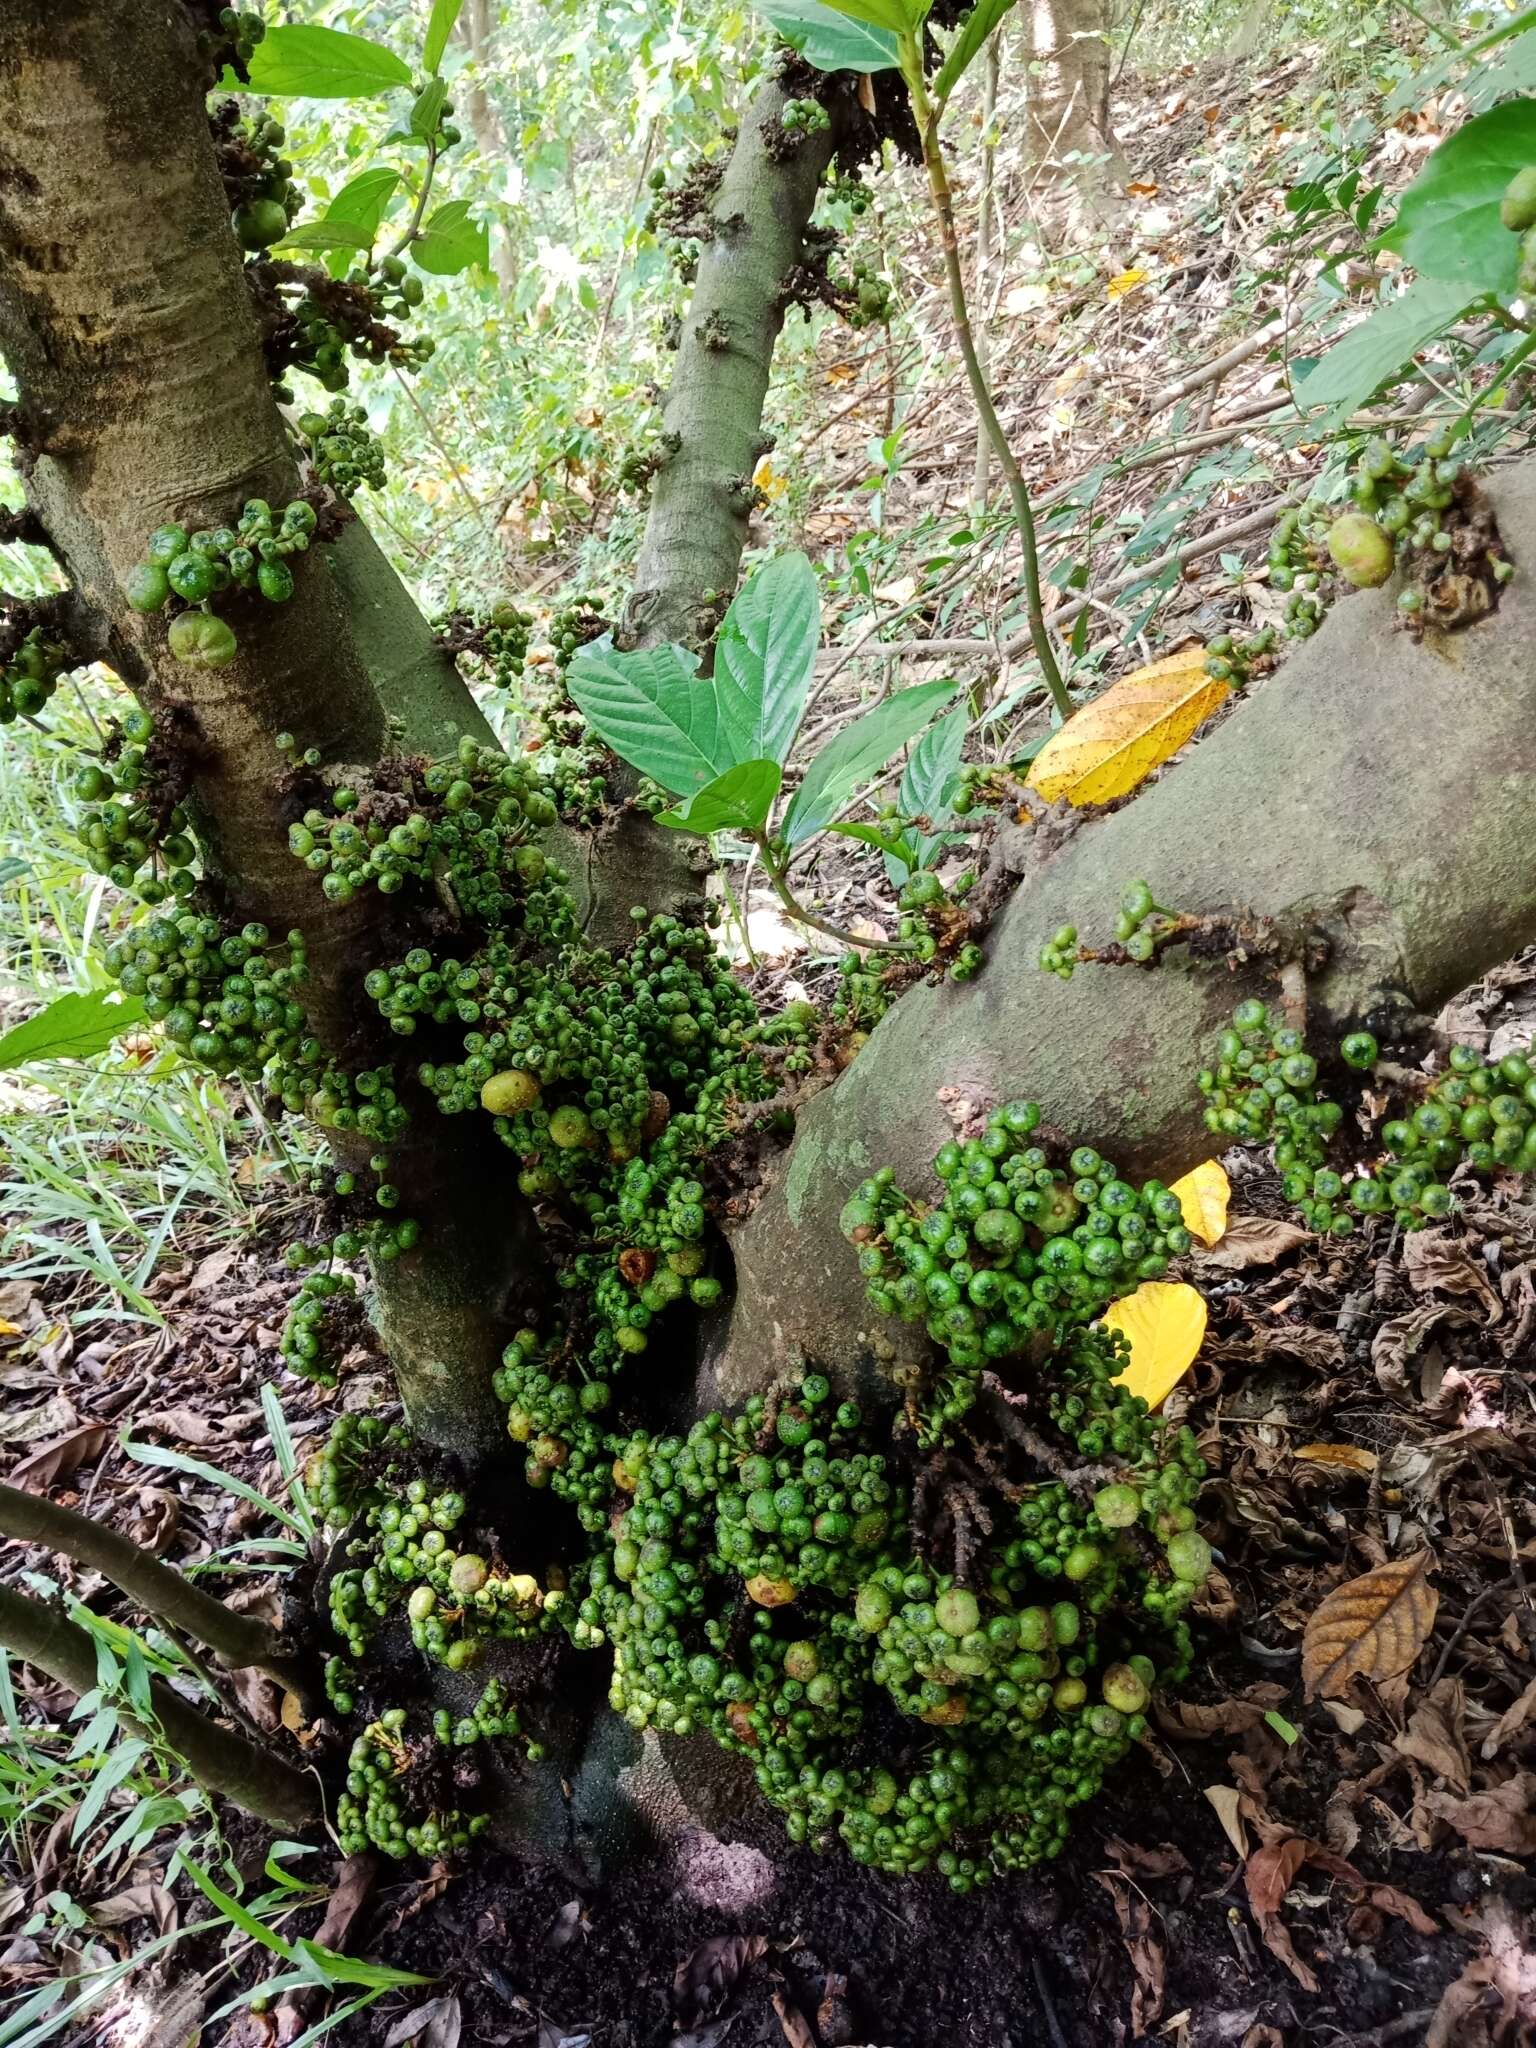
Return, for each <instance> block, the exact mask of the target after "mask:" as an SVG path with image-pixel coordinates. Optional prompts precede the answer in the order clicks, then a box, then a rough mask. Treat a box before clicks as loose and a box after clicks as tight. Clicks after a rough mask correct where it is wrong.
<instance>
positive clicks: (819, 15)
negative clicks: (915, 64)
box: [757, 0, 897, 71]
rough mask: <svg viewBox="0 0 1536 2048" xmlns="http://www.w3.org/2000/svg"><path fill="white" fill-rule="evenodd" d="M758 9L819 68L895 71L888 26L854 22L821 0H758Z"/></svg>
mask: <svg viewBox="0 0 1536 2048" xmlns="http://www.w3.org/2000/svg"><path fill="white" fill-rule="evenodd" d="M757 11H758V13H759V14H761V15H762V16H763V17H764V19H765V20H767V21H768V22H770V23H771V24H772V26H773V28H774V31H775V32H776V33H777V34H778V35H780V36H782V37H783V39H784V41H785V42H786V43H788V44H789V45H790V46H791V48H793V49H796V50H798V51H799V52H800V54H801V56H802V57H803V58H804V59H805V61H806V63H807V64H814V65H815V66H816V69H817V70H818V71H894V70H895V68H896V61H897V49H896V37H895V35H894V34H893V33H892V31H891V30H890V29H887V28H875V27H872V26H871V25H870V24H869V23H867V22H853V21H849V20H847V19H846V17H845V16H843V15H841V14H839V13H837V12H836V11H835V10H834V9H833V8H831V7H823V6H822V5H821V4H820V0H757Z"/></svg>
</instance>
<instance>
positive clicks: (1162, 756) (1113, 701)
mask: <svg viewBox="0 0 1536 2048" xmlns="http://www.w3.org/2000/svg"><path fill="white" fill-rule="evenodd" d="M1229 689H1230V686H1229V685H1228V684H1226V683H1222V682H1218V681H1216V680H1215V678H1214V677H1212V676H1208V675H1207V674H1206V672H1205V649H1204V648H1203V647H1186V648H1185V649H1184V650H1183V651H1182V653H1179V654H1169V655H1165V656H1164V658H1163V659H1162V660H1161V661H1154V662H1150V663H1149V664H1148V665H1147V667H1146V668H1139V669H1137V670H1136V671H1135V673H1134V674H1133V675H1128V676H1122V677H1121V679H1120V681H1119V682H1118V683H1112V684H1111V685H1110V687H1109V688H1108V689H1107V690H1106V691H1105V692H1104V694H1103V696H1102V697H1095V698H1094V700H1093V702H1092V703H1091V704H1085V705H1084V706H1083V708H1082V710H1081V711H1079V712H1078V713H1077V715H1076V716H1075V717H1074V718H1069V719H1068V720H1067V722H1066V724H1065V725H1064V726H1062V727H1061V729H1060V730H1059V731H1058V732H1053V733H1052V734H1051V736H1050V738H1049V739H1048V740H1047V741H1046V743H1045V745H1044V746H1043V747H1042V748H1041V749H1040V751H1039V753H1038V754H1036V756H1035V759H1034V764H1033V766H1032V767H1031V768H1030V771H1029V775H1028V777H1027V783H1028V787H1029V788H1030V789H1032V790H1034V791H1035V792H1036V794H1037V795H1039V796H1042V797H1044V799H1045V801H1046V802H1047V803H1048V804H1053V803H1055V802H1056V801H1057V800H1058V799H1059V798H1061V797H1065V798H1066V800H1067V802H1068V803H1071V804H1107V803H1113V802H1114V800H1115V798H1116V797H1121V796H1128V795H1129V794H1130V792H1131V791H1132V790H1133V789H1134V788H1135V787H1136V786H1137V784H1138V783H1140V782H1144V781H1145V780H1146V778H1147V777H1148V776H1149V775H1150V774H1151V773H1152V770H1153V769H1154V768H1160V767H1161V766H1162V765H1163V763H1164V762H1165V761H1167V760H1169V759H1171V758H1172V756H1173V755H1175V754H1176V753H1177V752H1178V751H1179V749H1180V747H1182V746H1183V744H1184V742H1185V741H1186V740H1187V739H1188V738H1189V736H1190V734H1191V733H1192V732H1194V730H1195V728H1196V727H1197V726H1200V725H1203V724H1204V723H1205V721H1206V719H1207V718H1209V717H1210V715H1211V713H1212V712H1213V711H1214V710H1215V709H1216V706H1217V705H1218V704H1219V703H1220V702H1221V701H1222V699H1223V698H1224V697H1226V696H1227V695H1228V694H1229Z"/></svg>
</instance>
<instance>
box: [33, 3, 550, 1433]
mask: <svg viewBox="0 0 1536 2048" xmlns="http://www.w3.org/2000/svg"><path fill="white" fill-rule="evenodd" d="M0 352H3V353H4V356H5V358H6V361H7V363H8V365H9V367H10V369H11V371H12V373H13V375H14V376H15V378H16V380H17V383H18V386H19V391H20V404H21V440H22V444H23V456H24V465H25V469H26V474H27V487H28V496H29V500H30V503H31V505H32V506H33V508H34V509H35V510H36V512H37V513H38V514H39V515H40V517H41V519H42V522H43V526H44V528H45V529H46V531H47V534H48V537H49V541H50V543H51V545H52V546H53V548H54V550H55V552H56V553H57V555H58V556H59V558H60V560H61V561H62V563H63V564H64V567H65V569H66V570H67V572H68V574H69V576H70V578H71V581H72V582H73V584H74V585H75V587H76V589H77V590H78V592H79V593H80V594H81V596H82V597H83V599H84V600H85V602H86V604H87V605H88V606H89V608H90V612H91V614H92V616H93V618H94V621H95V626H96V631H97V634H98V643H99V650H100V651H101V652H102V653H103V654H104V656H105V658H106V659H107V660H108V661H109V662H110V663H111V665H112V666H113V667H114V668H115V669H116V670H117V672H118V673H119V674H120V675H121V676H122V677H123V679H124V680H125V681H126V682H127V683H128V684H129V685H130V687H131V688H132V689H133V690H134V692H135V694H136V695H137V696H138V697H139V698H140V699H141V701H142V702H143V703H144V704H145V705H146V706H147V707H148V708H149V709H150V710H152V711H153V712H155V713H156V714H157V716H158V717H159V719H161V720H162V721H163V722H164V724H165V726H166V728H167V729H169V730H174V731H175V732H176V733H177V734H178V735H179V737H180V740H181V742H182V745H181V752H182V754H183V757H184V758H185V759H186V760H187V761H188V762H189V764H190V768H191V792H190V794H191V800H192V802H193V803H194V805H195V809H196V815H197V819H198V827H199V835H200V838H201V840H202V843H203V845H204V848H205V853H206V859H207V864H208V866H209V869H210V872H211V876H212V885H213V887H214V889H215V890H216V891H217V892H218V895H219V898H220V901H221V905H222V907H223V909H224V910H225V911H226V912H227V913H228V914H229V915H231V916H232V917H233V918H235V919H236V921H237V922H238V921H242V920H259V921H260V922H261V923H263V924H265V925H267V926H268V927H269V929H271V930H272V931H273V932H276V933H284V932H286V931H288V930H289V929H290V928H295V927H296V928H299V929H301V930H303V931H304V933H305V934H306V937H307V939H308V942H309V952H308V957H309V964H310V981H309V984H308V987H307V990H306V1008H307V1010H308V1011H309V1013H310V1022H311V1026H312V1028H313V1030H314V1031H315V1033H316V1035H317V1036H318V1037H319V1038H320V1039H321V1040H322V1042H323V1043H325V1044H326V1045H327V1046H328V1047H330V1048H331V1049H333V1050H335V1051H336V1052H338V1053H340V1052H342V1051H343V1050H345V1051H346V1052H347V1053H348V1056H349V1057H350V1058H351V1060H352V1061H353V1062H354V1063H357V1055H358V1052H359V1051H360V1050H361V1049H362V1040H363V1039H364V1037H365V1036H366V1032H367V1024H366V1022H365V1019H366V1017H367V1014H368V1012H369V1010H370V1009H371V1006H370V1005H368V1004H367V1003H366V1002H365V1001H364V999H363V996H362V991H361V978H362V975H363V973H364V971H365V970H366V969H367V967H368V966H369V965H370V964H371V963H372V960H373V959H375V958H378V957H379V956H380V949H381V941H380V935H379V932H378V925H379V923H380V919H381V908H382V901H383V899H381V898H378V897H375V896H371V892H370V894H369V895H366V896H360V897H359V898H358V899H357V901H356V902H355V903H354V904H353V905H351V906H349V907H348V908H346V909H342V910H338V909H336V908H335V907H333V906H331V905H329V904H326V903H324V902H323V901H322V900H321V898H320V895H319V891H318V888H317V886H316V882H315V878H314V877H313V876H310V875H308V874H306V872H305V870H304V868H303V867H302V866H301V864H300V863H299V862H298V861H296V860H295V859H294V858H293V857H292V855H291V854H290V853H289V851H288V843H287V841H288V826H289V823H290V818H291V815H292V813H291V811H290V808H289V801H288V799H287V797H286V796H285V793H284V790H283V787H282V770H283V762H282V757H281V756H280V755H279V754H278V752H277V751H276V747H275V740H276V736H277V734H278V733H280V732H284V731H287V732H291V733H292V734H294V735H295V736H296V737H297V739H298V741H299V744H300V746H301V747H315V748H318V749H319V751H320V753H321V755H322V757H323V759H324V760H325V762H326V763H328V764H334V765H335V766H336V768H338V769H339V768H340V767H341V766H342V765H343V764H346V766H347V768H348V771H349V773H350V772H351V770H352V769H354V768H355V769H356V770H357V771H358V772H359V773H360V774H363V775H366V773H367V771H368V770H369V768H370V767H371V765H372V764H373V763H375V762H376V761H377V760H378V759H379V758H380V756H381V755H382V754H384V753H385V752H387V751H388V750H390V749H391V748H392V747H393V746H394V745H395V744H396V743H395V742H394V741H393V740H392V738H391V736H390V732H389V719H390V718H391V717H393V718H395V719H396V720H397V721H398V724H399V728H400V730H401V731H402V732H403V734H404V735H405V737H406V739H407V743H408V744H409V743H414V744H418V745H419V744H423V743H426V744H430V745H431V746H433V747H435V748H438V749H442V748H446V747H448V746H451V745H452V744H453V742H454V741H455V740H456V739H457V738H458V737H459V736H460V735H462V734H466V733H467V734H470V735H473V736H475V737H488V734H487V729H486V727H485V724H484V721H483V720H482V719H481V717H480V714H479V713H478V711H477V710H476V708H475V706H474V703H473V700H472V699H471V697H470V695H469V693H468V691H467V690H466V689H465V688H464V686H463V685H462V683H460V682H459V681H458V679H457V677H456V676H455V675H454V673H453V671H452V669H451V667H450V666H448V665H447V664H446V663H445V661H444V659H443V657H442V656H441V655H440V654H438V652H437V650H436V649H435V647H434V646H433V643H432V640H431V635H430V633H429V631H428V629H427V627H426V624H425V622H424V621H423V620H422V619H421V617H420V614H419V613H418V612H417V611H416V608H415V606H414V605H413V604H412V603H411V601H410V599H409V597H408V596H407V594H406V593H405V591H404V590H403V588H402V587H401V585H400V583H399V580H398V578H396V577H395V576H394V574H393V572H392V571H391V570H390V569H389V567H388V564H387V563H386V562H385V561H384V558H383V556H382V555H381V554H380V553H379V551H378V549H377V547H376V546H375V545H374V543H373V541H372V539H371V537H370V536H369V535H368V534H367V533H366V532H365V531H364V530H363V528H362V527H361V525H360V524H356V525H353V526H351V527H349V528H348V529H347V530H346V531H345V533H344V534H343V537H342V539H341V541H340V543H339V544H338V545H337V546H336V547H334V548H331V547H316V548H312V549H311V550H310V552H309V553H308V554H307V555H306V556H304V557H302V558H300V573H299V574H298V576H297V577H296V579H295V581H296V589H295V593H294V595H293V597H292V598H291V600H290V601H289V602H288V603H286V604H269V603H266V602H264V601H262V600H260V599H258V598H255V597H246V598H238V597H232V598H231V600H230V601H229V602H228V604H227V607H226V608H227V610H228V613H229V616H230V621H231V623H232V624H233V625H234V627H235V629H236V631H237V634H238V639H239V649H238V653H237V655H236V657H235V659H234V661H233V662H231V663H230V664H229V666H227V667H223V668H217V669H210V668H193V667H188V666H186V665H184V664H182V663H179V662H177V661H175V660H174V659H173V658H172V656H171V655H170V652H169V649H168V646H167V638H166V629H165V624H164V621H163V618H162V617H161V616H160V615H158V614H155V615H151V616H149V617H144V616H141V615H140V614H138V613H136V612H134V611H133V610H131V609H130V608H129V606H128V604H127V602H126V600H125V598H124V596H123V579H124V577H125V576H126V575H127V574H128V572H129V571H130V570H131V569H132V568H133V566H134V564H135V563H136V562H138V561H140V560H141V559H142V558H143V554H144V547H145V542H146V540H147V538H148V535H149V533H150V532H151V530H152V529H153V528H154V527H156V526H158V525H160V524H161V523H163V522H168V521H180V522H182V523H184V524H186V525H187V526H189V527H196V526H205V525H206V526H216V525H221V524H224V523H225V522H227V521H229V520H230V519H232V518H233V517H234V516H235V515H236V514H237V513H238V511H239V509H240V507H241V505H242V504H243V502H244V501H245V500H246V499H247V498H250V497H262V498H266V499H268V500H269V501H272V502H274V503H278V504H281V503H282V502H284V501H285V500H288V499H290V498H291V497H293V496H294V495H295V493H296V491H297V489H298V485H299V478H298V474H297V471H296V469H295V466H294V460H293V456H292V454H291V452H290V448H289V443H288V439H287V436H286V434H285V432H284V428H283V424H282V420H281V417H280V415H279V412H278V408H277V405H276V403H275V401H274V399H273V396H272V389H271V384H270V381H269V377H268V373H267V368H266V365H265V362H264V360H263V356H262V350H261V344H260V337H259V334H258V331H257V324H256V320H255V316H254V314H253V310H252V305H251V300H250V295H249V292H248V290H247V286H246V281H245V277H244V274H243V271H242V267H241V258H240V251H239V248H238V246H237V244H236V242H235V239H234V237H233V235H232V234H231V233H230V229H229V209H228V205H227V202H226V199H225V195H224V190H223V186H222V183H221V180H220V177H219V171H218V166H217V162H216V159H215V155H214V148H213V143H212V139H211V136H210V132H209V127H208V121H207V117H206V113H205V109H204V95H203V90H202V84H201V79H200V76H199V63H198V58H197V54H196V51H195V48H194V43H193V35H192V28H191V24H190V21H189V19H188V17H187V16H186V14H185V12H184V10H183V9H182V8H181V7H180V6H165V5H160V4H155V0H124V4H122V5H120V6H114V7H112V8H100V7H96V6H94V5H92V4H90V0H61V4H54V0H15V4H12V5H10V6H8V7H7V8H6V9H5V11H4V13H3V15H0ZM389 1052H390V1048H389V1045H388V1042H387V1039H386V1040H385V1042H384V1043H383V1045H381V1046H380V1047H378V1048H375V1053H376V1056H377V1057H380V1058H388V1057H389ZM434 1122H435V1117H433V1114H432V1110H431V1105H430V1103H427V1102H425V1101H424V1100H423V1101H420V1102H418V1104H417V1113H416V1115H415V1116H414V1117H413V1119H412V1125H411V1130H410V1132H409V1133H408V1134H407V1136H406V1138H405V1140H404V1142H403V1143H402V1145H401V1146H400V1148H399V1153H398V1156H397V1160H396V1162H395V1163H396V1166H397V1173H396V1178H397V1180H398V1182H399V1184H400V1186H401V1189H402V1194H403V1197H404V1201H405V1202H406V1203H407V1204H412V1205H419V1206H415V1207H411V1208H409V1209H408V1210H407V1213H413V1214H418V1215H423V1216H430V1217H431V1219H432V1227H431V1228H430V1229H428V1230H427V1231H426V1232H425V1233H424V1234H423V1238H422V1243H421V1246H420V1248H419V1249H418V1250H417V1251H415V1252H413V1253H412V1254H411V1255H410V1256H408V1257H406V1258H402V1259H400V1260H398V1261H396V1262H395V1263H394V1264H393V1265H391V1266H388V1267H381V1268H380V1269H379V1272H378V1276H377V1278H378V1284H379V1309H380V1314H381V1321H382V1325H383V1328H384V1331H385V1333H386V1339H387V1341H388V1343H389V1346H390V1350H391V1356H392V1359H393V1362H394V1365H395V1368H396V1371H397V1373H398V1375H399V1378H400V1384H401V1390H402V1393H403V1395H404V1397H405V1400H406V1402H407V1404H408V1407H409V1409H410V1412H411V1417H412V1421H413V1423H414V1425H415V1426H416V1427H417V1429H419V1430H420V1431H421V1432H422V1434H424V1435H425V1436H427V1437H428V1438H429V1439H431V1440H433V1441H436V1442H441V1443H449V1444H453V1445H455V1446H457V1447H458V1448H461V1449H463V1450H466V1451H472V1450H474V1449H476V1448H482V1449H483V1448H485V1447H486V1446H488V1445H491V1444H494V1443H495V1442H496V1441H498V1440H499V1438H500V1435H501V1425H500V1418H499V1416H498V1414H497V1412H496V1409H495V1404H494V1402H493V1400H492V1397H491V1391H490V1375H491V1372H492V1371H493V1370H494V1367H495V1365H496V1363H497V1361H498V1357H499V1346H500V1342H501V1329H502V1321H503V1313H504V1310H505V1308H506V1306H507V1301H508V1297H509V1295H513V1294H515V1293H516V1292H517V1291H518V1290H519V1289H521V1288H526V1287H528V1286H530V1285H533V1284H536V1282H535V1276H534V1274H533V1272H532V1269H531V1262H530V1255H529V1248H528V1241H527V1220H526V1215H525V1212H524V1207H523V1205H522V1203H521V1202H520V1200H519V1197H518V1195H517V1190H516V1186H515V1177H514V1174H513V1172H512V1167H511V1162H510V1159H509V1157H508V1155H507V1154H506V1153H505V1152H504V1150H503V1149H502V1148H501V1147H500V1146H498V1145H497V1144H496V1143H495V1141H494V1139H493V1138H492V1137H491V1135H490V1132H489V1130H488V1129H487V1128H484V1127H482V1126H481V1125H480V1124H479V1123H477V1124H476V1125H475V1126H473V1127H472V1128H471V1129H470V1130H469V1131H468V1132H467V1133H465V1134H463V1135H462V1136H459V1137H458V1138H457V1139H456V1143H455V1146H454V1155H455V1156H454V1158H453V1160H452V1166H451V1170H448V1163H447V1161H446V1160H445V1158H444V1154H443V1149H442V1147H441V1146H440V1144H439V1143H438V1142H437V1138H436V1133H435V1131H434V1128H433V1124H434ZM343 1148H344V1141H343ZM364 1149H365V1150H366V1149H367V1148H366V1147H365V1148H364Z"/></svg>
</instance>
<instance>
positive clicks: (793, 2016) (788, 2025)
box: [773, 1991, 816, 2048]
mask: <svg viewBox="0 0 1536 2048" xmlns="http://www.w3.org/2000/svg"><path fill="white" fill-rule="evenodd" d="M773 2009H774V2011H775V2012H776V2013H777V2014H778V2016H779V2025H780V2026H781V2027H782V2028H783V2029H784V2039H785V2040H786V2041H787V2042H788V2043H789V2048H816V2036H815V2035H814V2034H813V2033H812V2032H811V2029H810V2023H809V2021H808V2020H807V2019H806V2017H805V2014H804V2013H803V2012H801V2010H800V2008H799V2006H797V2005H791V2004H790V2002H789V2000H788V1999H787V1998H786V1997H785V1996H784V1994H783V1992H782V1991H775V1992H774V1994H773Z"/></svg>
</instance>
